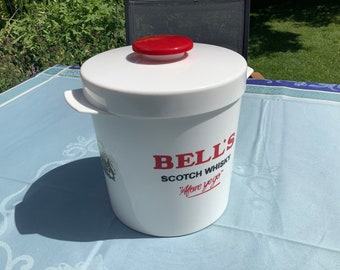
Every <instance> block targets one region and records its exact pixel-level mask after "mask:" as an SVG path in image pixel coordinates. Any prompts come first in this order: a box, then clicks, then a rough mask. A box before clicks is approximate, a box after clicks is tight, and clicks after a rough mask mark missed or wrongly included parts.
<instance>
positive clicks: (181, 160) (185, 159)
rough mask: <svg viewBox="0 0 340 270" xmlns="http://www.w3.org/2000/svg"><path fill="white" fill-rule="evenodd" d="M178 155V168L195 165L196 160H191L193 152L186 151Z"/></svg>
mask: <svg viewBox="0 0 340 270" xmlns="http://www.w3.org/2000/svg"><path fill="white" fill-rule="evenodd" d="M176 157H177V167H176V168H177V169H179V168H184V167H190V166H193V165H195V161H192V162H190V161H191V159H190V158H192V157H194V154H193V153H185V154H179V155H176Z"/></svg>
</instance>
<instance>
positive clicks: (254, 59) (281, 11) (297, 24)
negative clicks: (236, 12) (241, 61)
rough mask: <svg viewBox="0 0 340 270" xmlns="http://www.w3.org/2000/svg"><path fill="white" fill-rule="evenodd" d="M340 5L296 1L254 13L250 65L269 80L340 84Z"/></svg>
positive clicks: (334, 2) (330, 0)
mask: <svg viewBox="0 0 340 270" xmlns="http://www.w3.org/2000/svg"><path fill="white" fill-rule="evenodd" d="M323 2H325V3H323ZM339 5H340V4H339V3H338V0H329V1H327V2H326V1H320V2H319V3H318V2H313V3H303V1H298V0H296V2H291V1H286V2H285V3H284V4H276V5H270V6H267V7H265V8H260V9H258V10H255V11H252V14H251V21H250V40H249V56H248V64H249V65H250V66H251V67H253V68H254V69H255V70H256V71H259V72H260V73H262V75H264V76H265V78H268V79H281V80H294V81H313V82H323V83H340V70H339V68H340V12H339Z"/></svg>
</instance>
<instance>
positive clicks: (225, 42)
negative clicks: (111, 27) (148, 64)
mask: <svg viewBox="0 0 340 270" xmlns="http://www.w3.org/2000/svg"><path fill="white" fill-rule="evenodd" d="M249 6H250V0H125V15H126V16H125V19H126V38H127V44H131V43H132V42H133V41H134V40H135V39H137V38H140V37H143V36H149V35H157V34H176V35H185V36H187V37H190V38H191V39H192V40H193V41H194V42H200V43H207V44H213V45H218V46H222V47H225V48H229V49H232V50H234V51H236V52H238V53H240V54H242V55H243V56H244V57H245V58H246V59H247V50H248V35H249Z"/></svg>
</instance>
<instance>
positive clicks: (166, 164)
mask: <svg viewBox="0 0 340 270" xmlns="http://www.w3.org/2000/svg"><path fill="white" fill-rule="evenodd" d="M153 157H154V159H155V167H153V168H154V169H161V170H168V169H172V168H173V167H174V164H173V162H172V157H171V156H159V155H154V156H153Z"/></svg>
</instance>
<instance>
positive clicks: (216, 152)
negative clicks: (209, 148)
mask: <svg viewBox="0 0 340 270" xmlns="http://www.w3.org/2000/svg"><path fill="white" fill-rule="evenodd" d="M220 145H221V144H220V143H219V144H216V145H214V146H213V148H214V156H213V159H216V158H218V157H220V156H222V155H223V154H224V152H225V149H223V151H222V152H221V153H220Z"/></svg>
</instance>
